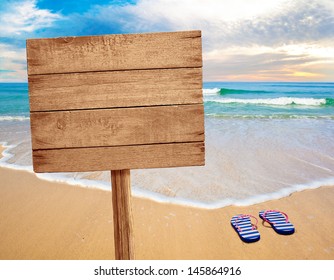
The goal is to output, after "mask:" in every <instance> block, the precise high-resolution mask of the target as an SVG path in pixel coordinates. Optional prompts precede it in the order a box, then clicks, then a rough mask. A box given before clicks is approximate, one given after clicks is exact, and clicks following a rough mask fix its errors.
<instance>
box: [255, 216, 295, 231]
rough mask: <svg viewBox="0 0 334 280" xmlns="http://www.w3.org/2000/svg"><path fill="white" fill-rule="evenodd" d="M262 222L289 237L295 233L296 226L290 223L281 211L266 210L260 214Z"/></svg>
mask: <svg viewBox="0 0 334 280" xmlns="http://www.w3.org/2000/svg"><path fill="white" fill-rule="evenodd" d="M259 216H260V218H261V219H262V220H264V221H265V222H267V223H269V224H270V225H271V227H272V228H273V229H274V230H275V231H276V232H277V233H278V234H284V235H289V234H293V233H294V232H295V227H294V225H293V224H292V223H291V222H290V221H289V217H288V215H287V214H285V213H284V212H282V211H279V210H265V211H261V212H260V213H259Z"/></svg>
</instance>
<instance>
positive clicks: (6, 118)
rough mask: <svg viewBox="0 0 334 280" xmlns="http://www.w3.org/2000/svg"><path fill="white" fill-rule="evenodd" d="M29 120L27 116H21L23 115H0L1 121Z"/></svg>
mask: <svg viewBox="0 0 334 280" xmlns="http://www.w3.org/2000/svg"><path fill="white" fill-rule="evenodd" d="M27 120H30V118H29V117H23V116H0V122H1V121H27Z"/></svg>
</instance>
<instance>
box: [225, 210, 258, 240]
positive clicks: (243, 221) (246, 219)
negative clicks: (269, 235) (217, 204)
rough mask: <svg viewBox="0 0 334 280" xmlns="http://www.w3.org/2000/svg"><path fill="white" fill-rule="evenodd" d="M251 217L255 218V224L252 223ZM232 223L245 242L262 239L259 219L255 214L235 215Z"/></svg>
mask: <svg viewBox="0 0 334 280" xmlns="http://www.w3.org/2000/svg"><path fill="white" fill-rule="evenodd" d="M251 218H254V219H255V221H256V223H255V224H252V222H251ZM231 225H232V227H233V228H234V229H235V231H236V232H237V233H238V234H239V237H240V239H241V240H242V241H243V242H247V243H251V242H256V241H258V240H260V233H259V232H258V231H257V219H256V218H255V217H254V216H252V215H244V214H240V215H236V216H233V217H232V219H231Z"/></svg>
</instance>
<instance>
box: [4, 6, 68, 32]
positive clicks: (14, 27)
mask: <svg viewBox="0 0 334 280" xmlns="http://www.w3.org/2000/svg"><path fill="white" fill-rule="evenodd" d="M36 2H37V1H36V0H25V1H10V2H7V5H6V4H5V5H4V7H3V11H2V12H1V14H0V15H1V16H0V26H1V29H0V36H3V37H6V36H12V35H22V34H26V33H32V32H34V31H36V30H38V29H40V28H46V27H49V26H51V25H52V24H53V23H54V22H55V21H56V20H59V19H61V18H62V16H61V15H60V14H57V13H52V12H50V11H49V10H46V9H38V8H37V6H36Z"/></svg>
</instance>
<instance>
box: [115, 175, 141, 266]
mask: <svg viewBox="0 0 334 280" xmlns="http://www.w3.org/2000/svg"><path fill="white" fill-rule="evenodd" d="M111 180H112V181H111V182H112V204H113V217H114V244H115V259H116V260H133V259H134V258H135V256H134V240H133V239H134V238H133V225H132V209H131V185H130V170H129V169H125V170H112V171H111Z"/></svg>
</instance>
